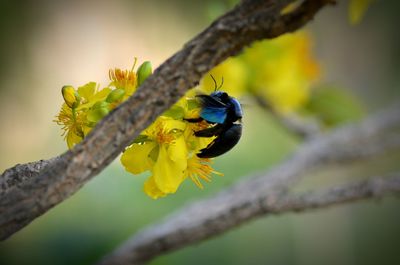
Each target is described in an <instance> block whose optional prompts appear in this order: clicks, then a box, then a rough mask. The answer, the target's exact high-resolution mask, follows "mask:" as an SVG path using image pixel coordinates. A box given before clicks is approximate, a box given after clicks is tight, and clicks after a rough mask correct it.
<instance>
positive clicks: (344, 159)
mask: <svg viewBox="0 0 400 265" xmlns="http://www.w3.org/2000/svg"><path fill="white" fill-rule="evenodd" d="M399 130H400V106H396V107H394V108H392V109H390V110H388V111H386V112H383V113H380V114H379V115H376V116H374V117H371V118H369V119H367V120H366V121H365V122H363V123H361V124H359V125H351V126H348V127H344V128H341V129H338V130H336V131H334V132H332V133H330V134H327V135H322V136H319V137H316V138H314V139H313V140H311V141H310V142H307V143H305V144H304V145H302V147H301V148H299V149H298V151H297V152H296V153H295V154H294V155H293V156H292V157H291V158H289V159H288V160H286V161H284V162H283V163H282V164H280V165H278V166H276V167H275V168H273V169H272V170H270V171H269V172H268V173H266V174H259V175H256V176H253V177H252V178H248V179H245V180H243V181H242V182H239V183H237V184H235V185H234V186H233V187H231V188H230V189H228V190H225V191H222V192H221V193H219V194H217V195H216V196H215V197H212V198H208V199H205V200H202V201H198V202H195V203H193V204H191V205H189V206H187V207H185V208H183V209H181V210H180V211H178V212H177V213H176V214H173V215H172V216H171V217H169V218H167V219H166V220H165V221H164V222H162V223H160V224H156V225H154V226H150V227H149V228H147V229H145V230H143V231H142V232H140V233H138V234H137V235H136V236H134V237H132V239H130V240H128V241H127V242H126V243H124V244H123V245H122V246H121V247H119V248H118V249H117V250H115V252H114V253H112V254H110V255H109V256H107V257H106V258H104V260H102V261H101V262H100V264H101V265H108V264H118V265H128V264H142V263H146V262H147V261H149V260H151V259H152V258H154V257H156V256H159V255H161V254H163V253H165V252H168V251H171V250H176V249H179V248H182V247H186V246H188V245H190V244H194V243H197V242H199V241H202V240H205V239H207V238H210V237H214V236H217V235H219V234H221V233H224V232H226V231H228V230H230V229H232V228H234V227H237V226H239V225H241V224H243V223H245V222H247V221H249V220H251V219H254V218H256V217H259V216H262V215H265V214H268V213H270V212H272V213H280V212H286V211H300V210H305V209H309V208H318V207H323V206H328V205H331V204H335V203H341V202H348V201H352V200H356V199H361V198H367V197H376V196H378V197H379V196H381V195H383V194H385V193H386V192H387V193H393V192H396V193H399V192H400V177H399V175H398V174H397V177H395V178H393V179H389V180H385V179H372V180H369V181H366V182H360V183H356V184H351V185H349V186H347V185H346V186H343V187H338V188H335V189H332V190H328V191H325V192H322V193H311V194H308V193H307V194H304V195H296V196H294V195H289V194H288V193H287V191H288V189H289V188H290V186H291V185H292V184H293V183H294V182H296V181H298V180H300V179H301V177H303V176H304V175H305V174H306V173H309V172H310V171H313V170H315V169H317V168H320V167H322V166H324V165H327V164H332V163H341V164H343V163H349V162H352V161H354V160H359V159H365V158H368V157H371V156H372V155H377V154H382V152H387V151H389V150H397V151H398V150H399V149H400V134H399Z"/></svg>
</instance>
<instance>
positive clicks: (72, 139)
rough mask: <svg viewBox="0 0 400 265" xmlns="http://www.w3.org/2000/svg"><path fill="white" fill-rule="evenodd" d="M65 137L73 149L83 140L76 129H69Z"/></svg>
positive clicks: (69, 146)
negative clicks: (75, 131) (76, 132)
mask: <svg viewBox="0 0 400 265" xmlns="http://www.w3.org/2000/svg"><path fill="white" fill-rule="evenodd" d="M65 139H66V141H67V145H68V148H69V149H72V147H74V145H76V144H78V143H79V142H80V141H82V137H80V136H78V135H76V134H75V133H74V130H69V131H68V133H67V136H66V137H65Z"/></svg>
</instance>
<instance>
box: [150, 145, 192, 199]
mask: <svg viewBox="0 0 400 265" xmlns="http://www.w3.org/2000/svg"><path fill="white" fill-rule="evenodd" d="M174 155H175V157H177V154H174ZM181 155H182V153H181ZM186 166H187V160H186V159H176V161H173V160H172V159H171V158H170V156H169V155H168V152H167V149H166V146H165V145H161V146H160V151H159V154H158V159H157V162H156V163H155V165H154V167H153V176H154V181H155V183H156V185H157V187H158V188H159V189H160V190H161V191H162V192H164V193H175V192H176V190H177V189H178V187H179V185H180V184H181V183H182V181H183V179H184V177H183V172H184V170H185V169H186Z"/></svg>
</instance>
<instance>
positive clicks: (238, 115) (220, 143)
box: [188, 76, 243, 158]
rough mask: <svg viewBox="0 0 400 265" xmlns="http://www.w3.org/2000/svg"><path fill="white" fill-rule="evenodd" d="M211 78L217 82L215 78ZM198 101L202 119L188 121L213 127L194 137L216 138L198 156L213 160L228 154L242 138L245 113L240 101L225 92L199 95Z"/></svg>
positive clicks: (198, 132) (201, 131) (197, 132)
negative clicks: (201, 122)
mask: <svg viewBox="0 0 400 265" xmlns="http://www.w3.org/2000/svg"><path fill="white" fill-rule="evenodd" d="M211 77H212V78H213V80H214V82H215V79H214V77H213V76H211ZM222 83H223V80H222ZM215 84H216V82H215ZM221 86H222V84H221V85H220V87H221ZM218 89H219V88H218ZM216 90H217V89H216ZM196 99H197V100H198V101H199V103H200V106H201V112H200V118H198V119H188V121H189V122H200V121H202V120H205V121H207V122H208V123H210V124H213V126H212V127H210V128H207V129H204V130H200V131H196V132H195V133H194V135H195V136H197V137H212V136H216V138H215V139H214V141H212V142H211V143H210V144H209V145H208V146H207V147H206V148H203V149H201V150H200V153H198V154H197V156H198V157H201V158H211V157H216V156H219V155H222V154H224V153H226V152H228V151H229V150H231V149H232V148H233V147H234V146H235V145H236V144H237V143H238V142H239V139H240V137H241V136H242V125H241V124H240V122H241V119H242V115H243V112H242V107H241V106H240V103H239V101H238V100H237V99H235V98H233V97H230V96H229V95H228V93H226V92H223V91H214V92H213V93H211V94H210V95H197V96H196Z"/></svg>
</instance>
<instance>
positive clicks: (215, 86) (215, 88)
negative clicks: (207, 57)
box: [210, 74, 218, 92]
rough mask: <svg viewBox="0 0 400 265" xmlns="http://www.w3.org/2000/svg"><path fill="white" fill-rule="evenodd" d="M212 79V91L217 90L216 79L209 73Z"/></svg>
mask: <svg viewBox="0 0 400 265" xmlns="http://www.w3.org/2000/svg"><path fill="white" fill-rule="evenodd" d="M210 76H211V78H212V80H213V81H214V92H215V91H217V86H218V85H217V81H216V80H215V78H214V76H213V75H212V74H210Z"/></svg>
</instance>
